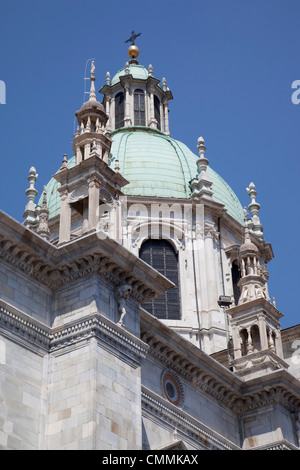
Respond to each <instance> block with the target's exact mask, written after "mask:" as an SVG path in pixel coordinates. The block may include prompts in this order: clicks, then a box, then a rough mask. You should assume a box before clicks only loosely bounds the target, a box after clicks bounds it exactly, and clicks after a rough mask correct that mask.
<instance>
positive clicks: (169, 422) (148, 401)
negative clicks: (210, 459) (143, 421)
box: [142, 386, 240, 450]
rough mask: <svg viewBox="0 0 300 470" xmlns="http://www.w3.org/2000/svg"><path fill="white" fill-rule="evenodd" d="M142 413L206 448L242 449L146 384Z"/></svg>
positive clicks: (143, 390) (183, 438)
mask: <svg viewBox="0 0 300 470" xmlns="http://www.w3.org/2000/svg"><path fill="white" fill-rule="evenodd" d="M142 415H143V416H144V417H145V418H150V419H153V417H155V419H157V420H158V421H159V422H160V425H161V426H163V427H166V428H168V429H169V430H170V432H171V433H172V434H173V433H174V431H176V434H177V435H178V436H180V439H182V440H183V441H185V442H186V441H190V442H191V443H192V444H194V445H197V446H199V445H200V446H201V447H203V448H204V449H206V450H240V448H239V447H238V446H236V445H235V444H233V443H231V442H230V441H228V440H227V439H225V438H223V437H222V436H220V435H219V434H217V433H215V432H213V431H212V430H211V429H210V428H208V427H206V426H205V425H204V424H202V423H201V422H200V421H198V420H197V419H195V418H193V417H192V416H190V415H188V414H187V413H185V412H184V411H182V410H181V409H180V408H177V407H176V406H174V405H172V404H171V403H169V402H168V401H167V400H165V399H164V398H162V397H160V396H159V395H157V394H155V393H154V392H152V391H151V390H149V389H148V388H146V387H144V386H142Z"/></svg>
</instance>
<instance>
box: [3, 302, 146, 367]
mask: <svg viewBox="0 0 300 470" xmlns="http://www.w3.org/2000/svg"><path fill="white" fill-rule="evenodd" d="M0 333H1V334H2V335H3V336H5V337H7V338H9V339H10V340H12V341H13V342H16V343H19V344H20V345H21V346H22V347H26V348H27V349H30V350H32V351H34V352H35V353H36V354H38V355H40V356H44V355H45V354H49V353H51V354H55V355H59V354H63V353H65V352H66V350H68V349H70V348H71V349H72V348H74V347H78V346H79V345H82V343H84V342H88V341H89V340H91V339H93V338H94V339H96V340H97V341H99V343H101V345H102V346H103V347H105V348H108V349H109V350H110V351H111V352H112V353H114V354H115V353H117V354H118V355H119V354H120V353H122V354H123V357H124V358H127V361H130V362H131V363H133V364H134V363H136V362H139V361H140V360H141V359H142V358H144V357H145V356H146V354H147V351H148V346H147V345H146V344H145V343H143V341H141V340H140V339H139V338H137V337H136V336H135V335H134V334H132V333H131V332H130V331H128V330H127V329H125V328H123V327H120V326H119V325H117V324H116V323H114V322H113V321H111V320H110V319H108V318H106V317H104V316H103V315H101V314H99V313H98V312H95V313H93V314H90V315H87V316H85V317H81V318H79V319H77V320H74V321H70V322H68V323H66V324H64V325H60V326H59V327H55V328H51V327H49V326H47V325H45V324H43V323H42V322H39V321H37V320H35V319H33V318H32V317H30V316H29V315H27V314H25V313H23V312H21V311H20V310H18V309H16V308H14V307H13V306H11V305H9V304H7V303H6V302H3V301H2V300H0Z"/></svg>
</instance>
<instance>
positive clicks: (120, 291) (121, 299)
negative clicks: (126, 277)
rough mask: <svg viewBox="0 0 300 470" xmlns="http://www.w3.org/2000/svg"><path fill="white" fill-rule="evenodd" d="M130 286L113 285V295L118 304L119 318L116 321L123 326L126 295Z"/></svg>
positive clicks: (129, 290) (129, 291)
mask: <svg viewBox="0 0 300 470" xmlns="http://www.w3.org/2000/svg"><path fill="white" fill-rule="evenodd" d="M131 290H132V289H131V286H129V285H128V284H122V285H120V286H117V287H115V297H116V301H117V304H118V312H119V315H120V319H119V321H118V325H120V326H124V318H125V315H126V299H127V296H128V295H129V294H130V293H131Z"/></svg>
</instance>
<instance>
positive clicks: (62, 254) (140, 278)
mask: <svg viewBox="0 0 300 470" xmlns="http://www.w3.org/2000/svg"><path fill="white" fill-rule="evenodd" d="M2 215H3V219H1V226H0V259H3V260H4V261H6V262H7V263H9V264H10V265H12V266H14V267H15V268H17V269H19V270H20V271H22V272H24V273H25V274H27V275H29V276H31V277H32V278H34V279H35V280H37V281H38V282H40V283H41V284H43V285H45V286H46V287H48V288H49V289H51V290H56V289H58V288H60V287H62V286H63V285H66V284H69V283H71V282H73V281H76V280H77V279H80V278H82V277H84V276H88V275H90V274H98V275H100V276H101V277H102V278H104V279H105V280H106V281H108V282H109V283H111V284H113V285H114V286H117V285H120V284H124V283H126V284H129V285H130V287H131V293H130V296H131V297H132V298H133V299H135V300H136V301H137V302H138V303H142V302H147V301H149V300H151V299H153V298H155V297H156V296H159V295H162V294H163V293H164V292H165V290H166V289H168V288H170V287H172V286H173V284H172V283H171V282H169V281H168V280H167V279H166V278H164V277H163V276H161V275H160V274H159V273H157V271H155V270H153V269H152V268H149V266H148V265H147V266H145V263H143V262H142V261H141V260H139V259H138V258H137V257H136V256H135V255H133V254H132V253H131V252H129V251H128V250H127V249H126V248H124V247H123V246H122V245H120V244H119V243H117V242H116V241H115V240H113V239H111V238H109V237H107V234H104V235H105V237H104V239H103V238H101V236H98V235H99V234H98V233H96V232H93V233H89V234H87V235H86V236H83V237H81V238H78V239H76V240H74V241H71V242H69V243H67V244H65V245H63V246H61V247H56V246H53V245H51V244H50V243H48V242H47V241H45V240H44V239H43V238H41V237H39V236H38V235H37V234H35V233H34V232H32V231H30V230H28V229H26V228H25V227H24V226H22V225H21V224H19V223H18V222H16V221H14V220H13V219H10V218H9V217H8V216H7V215H6V214H5V213H3V212H2V211H1V217H2ZM2 222H3V224H2ZM100 235H101V234H100Z"/></svg>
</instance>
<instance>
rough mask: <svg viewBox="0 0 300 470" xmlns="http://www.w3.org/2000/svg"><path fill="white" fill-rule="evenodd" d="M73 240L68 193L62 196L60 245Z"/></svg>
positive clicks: (62, 193)
mask: <svg viewBox="0 0 300 470" xmlns="http://www.w3.org/2000/svg"><path fill="white" fill-rule="evenodd" d="M70 238H71V207H70V204H69V195H68V191H67V190H65V191H63V192H61V194H60V219H59V243H66V242H68V241H70Z"/></svg>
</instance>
